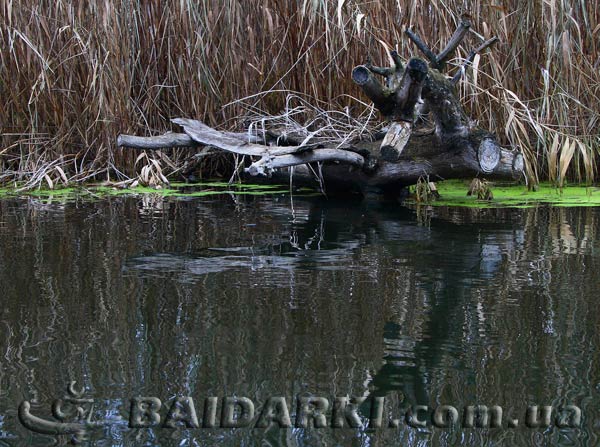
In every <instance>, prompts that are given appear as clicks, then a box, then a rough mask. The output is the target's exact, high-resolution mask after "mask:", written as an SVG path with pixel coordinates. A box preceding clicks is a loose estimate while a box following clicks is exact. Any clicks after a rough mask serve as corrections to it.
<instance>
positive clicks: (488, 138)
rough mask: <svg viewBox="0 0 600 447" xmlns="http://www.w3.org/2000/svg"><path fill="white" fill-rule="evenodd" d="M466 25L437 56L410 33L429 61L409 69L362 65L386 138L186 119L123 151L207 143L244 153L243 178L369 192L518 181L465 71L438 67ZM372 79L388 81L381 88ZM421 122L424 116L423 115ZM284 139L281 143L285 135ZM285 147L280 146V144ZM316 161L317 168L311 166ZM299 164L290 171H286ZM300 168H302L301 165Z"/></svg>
mask: <svg viewBox="0 0 600 447" xmlns="http://www.w3.org/2000/svg"><path fill="white" fill-rule="evenodd" d="M469 27H470V24H469V23H468V22H462V23H461V25H460V26H459V28H458V29H457V31H456V32H455V33H454V35H453V36H452V38H451V41H450V42H449V43H448V45H447V46H446V47H445V48H444V50H443V51H442V52H441V53H440V54H439V55H436V54H435V53H433V51H431V50H430V49H429V48H428V47H427V46H426V45H425V44H424V43H423V41H422V40H421V39H420V38H419V37H418V36H417V35H416V34H414V33H412V32H411V31H410V30H408V31H407V35H408V36H409V38H410V39H411V40H412V41H413V42H414V43H415V44H416V45H417V46H418V48H419V49H420V50H421V51H422V52H423V53H424V54H425V56H426V57H427V59H428V60H429V67H428V66H427V64H426V63H425V62H424V61H422V60H421V59H417V58H413V59H411V60H409V61H408V63H407V64H406V66H404V64H403V62H402V60H401V59H400V57H399V56H398V54H397V53H396V52H394V51H393V52H391V54H390V56H391V58H392V60H393V61H394V64H393V66H392V67H387V68H383V67H374V66H372V65H371V64H370V63H367V64H364V65H359V66H357V67H356V68H355V69H354V70H353V72H352V79H353V80H354V82H356V83H357V84H358V85H359V86H360V87H361V88H362V89H363V91H364V93H365V94H366V95H367V96H368V97H369V98H370V99H371V100H372V101H373V103H374V105H375V107H376V108H377V109H378V110H379V111H380V112H381V113H382V115H383V116H384V117H385V118H386V119H387V120H389V121H391V124H390V126H389V128H388V131H387V133H386V134H385V136H384V138H383V141H380V140H379V141H351V142H350V143H347V142H345V143H343V144H339V143H336V142H334V141H332V142H331V143H328V142H327V141H325V142H324V141H323V140H322V139H321V140H320V141H319V142H314V141H313V140H312V134H310V133H308V132H307V133H306V134H305V136H304V138H302V137H303V135H300V136H295V137H294V138H286V137H285V136H282V135H277V134H276V133H273V132H272V131H262V132H258V133H257V132H254V133H231V132H220V131H217V130H215V129H213V128H211V127H209V126H207V125H206V124H204V123H202V122H200V121H196V120H191V119H185V118H177V119H174V120H172V121H173V122H174V123H175V124H178V125H180V126H181V127H182V128H183V131H184V133H168V134H165V135H161V136H157V137H135V136H130V135H121V136H119V139H118V141H117V143H118V145H119V146H126V147H134V148H138V149H161V148H165V147H184V146H185V147H192V148H193V147H197V146H210V147H214V148H217V149H220V150H223V151H226V152H230V153H233V154H237V155H242V156H245V157H246V159H247V164H246V169H245V171H246V173H248V174H249V175H252V176H257V175H258V176H268V177H272V176H274V177H276V178H277V177H281V175H293V178H294V179H298V180H299V181H302V182H304V181H309V180H311V179H312V180H313V181H314V180H315V173H317V172H318V173H319V177H320V178H318V179H317V180H318V181H319V184H320V185H321V186H323V181H324V185H325V187H326V188H329V187H331V186H333V187H335V186H336V185H337V186H341V187H342V188H346V187H352V188H353V189H359V190H364V189H366V188H371V187H376V188H380V189H386V190H389V189H392V190H393V189H400V188H402V187H404V186H407V185H412V184H415V183H417V182H418V181H419V180H423V181H436V180H443V179H450V178H473V177H482V176H484V177H485V178H488V179H509V180H512V179H517V178H520V177H521V176H522V175H523V156H522V154H521V153H519V152H512V151H508V150H506V149H503V148H501V147H500V145H499V144H498V142H497V141H496V138H495V137H494V135H492V134H490V133H489V132H487V131H484V130H482V129H478V128H476V127H474V126H473V124H472V122H471V121H470V120H469V119H468V117H467V116H466V114H465V112H464V110H463V108H462V106H461V104H460V102H459V100H458V97H457V96H456V94H455V91H454V84H455V83H456V82H458V80H459V79H460V76H461V75H462V73H463V72H464V68H461V69H460V70H459V73H457V75H455V76H454V77H453V78H447V77H446V76H445V75H443V74H442V73H440V71H439V70H441V69H443V68H444V67H445V66H446V62H447V60H448V59H449V58H450V57H451V55H452V53H453V52H454V51H455V50H456V48H457V47H458V45H459V44H460V42H461V40H462V39H463V38H464V37H465V35H466V34H467V32H468V30H469ZM494 42H495V39H490V40H488V41H486V42H484V43H483V44H481V45H480V46H479V47H478V48H477V49H476V50H474V51H472V52H471V53H470V54H469V58H468V59H467V61H465V66H467V65H468V64H469V63H470V62H471V60H472V59H473V57H474V54H475V53H476V52H477V51H483V50H484V49H486V48H487V47H489V46H490V45H492V44H493V43H494ZM375 75H380V76H384V78H385V83H384V84H381V83H380V82H379V81H378V80H377V79H376V78H375ZM419 114H421V115H425V114H427V115H428V116H429V118H430V120H431V121H433V123H434V125H435V127H434V128H433V129H431V130H430V131H425V132H424V131H423V129H419V128H418V126H417V125H416V124H415V123H416V122H417V121H419V122H420V121H422V120H417V118H418V117H419ZM421 118H423V116H421ZM280 137H281V138H280ZM282 144H283V145H282ZM312 163H318V164H319V169H308V168H306V165H308V164H312ZM296 166H298V167H299V168H297V169H293V170H292V171H290V170H288V169H287V168H292V167H296ZM301 166H305V168H302V167H301Z"/></svg>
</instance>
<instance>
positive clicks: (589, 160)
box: [0, 0, 600, 186]
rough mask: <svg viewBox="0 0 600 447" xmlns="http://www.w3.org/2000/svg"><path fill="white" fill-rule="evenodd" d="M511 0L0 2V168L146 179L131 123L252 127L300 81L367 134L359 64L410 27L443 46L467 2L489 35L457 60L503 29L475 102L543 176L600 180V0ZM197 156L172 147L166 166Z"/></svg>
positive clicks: (48, 178) (157, 127) (144, 129)
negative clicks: (183, 119) (599, 163)
mask: <svg viewBox="0 0 600 447" xmlns="http://www.w3.org/2000/svg"><path fill="white" fill-rule="evenodd" d="M498 3H501V5H502V6H496V5H494V2H479V1H476V2H472V9H471V10H469V11H464V10H463V9H462V7H463V4H464V2H459V1H457V0H449V1H448V2H426V1H422V0H417V1H407V0H397V1H391V0H388V1H382V2H362V1H353V0H337V1H335V2H332V1H330V2H325V1H323V0H311V1H308V0H303V1H300V2H296V1H291V0H265V1H262V2H238V1H231V0H221V1H215V2H208V1H200V2H191V1H189V0H180V1H172V2H164V1H157V0H148V1H146V0H144V1H141V0H105V1H100V0H90V1H87V2H72V1H62V0H59V1H56V0H52V1H49V0H41V1H40V0H36V1H33V0H20V1H13V0H0V40H1V42H2V43H1V46H0V97H1V98H2V100H3V104H2V105H3V107H2V108H0V134H1V135H0V182H2V181H4V182H6V181H13V182H22V183H26V184H27V185H29V186H32V185H37V184H41V183H47V184H50V183H52V184H56V183H60V182H65V181H79V182H81V181H85V180H86V179H89V178H91V176H93V177H96V178H98V177H100V178H102V179H106V178H109V179H111V180H123V179H126V178H137V177H138V176H140V175H142V173H141V170H142V169H143V166H142V164H143V163H138V164H137V166H136V163H135V162H136V159H137V157H138V155H139V154H138V153H135V152H132V151H125V150H116V149H115V147H114V142H115V138H116V135H117V134H118V133H121V132H122V133H133V134H140V135H144V134H156V133H162V132H164V131H166V130H169V126H170V125H169V119H170V118H171V117H176V116H187V117H193V118H199V119H202V120H204V121H206V122H207V123H209V124H211V125H213V126H226V127H230V128H233V127H239V125H240V124H242V122H245V120H246V119H247V117H248V115H249V114H250V115H252V116H254V117H255V116H256V112H257V111H258V110H260V111H261V112H262V111H264V112H269V113H271V114H275V115H277V114H279V113H281V111H282V110H284V109H285V108H286V98H288V97H289V95H290V92H298V93H297V94H294V96H293V97H294V98H297V99H298V98H300V99H301V101H300V100H299V101H298V102H297V103H296V104H295V105H293V106H291V108H292V109H295V110H296V111H298V110H299V109H301V108H302V107H307V104H312V106H311V107H318V108H319V109H321V110H329V111H331V110H338V111H342V115H340V116H339V117H335V116H334V117H333V118H332V120H334V121H337V120H342V121H343V124H344V126H349V127H352V125H353V124H356V125H358V126H359V129H357V130H356V132H361V130H360V126H361V125H364V124H361V123H364V122H365V119H367V118H368V117H369V113H370V112H371V110H370V108H369V107H367V106H366V105H365V104H363V103H361V102H360V101H359V100H357V99H356V98H361V97H362V96H361V94H360V93H359V92H358V90H357V88H356V87H355V86H354V85H353V84H352V83H351V81H350V79H349V78H350V76H349V75H350V72H351V69H352V67H353V66H354V65H357V64H359V63H362V62H364V60H365V58H366V56H367V55H371V56H372V58H373V60H374V62H376V63H380V64H382V63H385V62H387V56H386V53H385V49H386V48H392V47H395V48H396V49H397V50H398V51H399V52H400V54H401V55H402V56H403V57H406V58H407V57H409V56H411V55H416V54H417V53H416V49H415V48H414V47H413V46H411V45H410V44H409V43H408V41H407V39H405V38H404V37H403V36H402V31H403V29H404V28H406V27H411V28H412V29H414V30H415V31H417V32H418V33H419V34H420V35H421V36H423V37H424V39H425V40H426V41H427V42H428V43H429V44H430V45H431V46H432V47H434V48H436V49H439V48H440V46H442V45H443V44H445V42H447V40H448V39H449V37H450V35H451V34H452V32H453V31H454V29H455V27H456V24H457V22H458V20H459V17H460V14H462V13H465V12H468V13H469V14H470V16H471V21H472V22H473V29H474V30H475V31H477V32H478V33H479V34H480V35H477V34H476V33H470V35H469V36H468V37H467V39H466V42H465V45H463V46H462V47H461V49H460V50H459V52H458V54H457V57H456V59H455V60H454V61H452V62H453V64H454V65H459V64H460V59H461V58H464V57H466V55H467V54H468V51H469V50H470V49H471V46H475V45H476V44H477V43H479V42H480V41H481V38H489V37H492V36H494V35H496V36H498V37H499V38H500V43H499V44H497V45H496V46H495V47H494V48H493V49H492V50H491V51H488V52H486V54H484V55H481V57H478V58H477V59H476V60H475V64H474V67H473V69H472V70H470V73H469V74H468V76H467V79H466V81H465V82H463V83H461V86H460V91H461V94H462V96H463V97H464V99H465V103H466V104H467V105H468V108H469V110H470V113H471V115H472V116H473V117H475V118H476V119H478V120H479V122H480V125H482V126H484V127H488V128H490V129H491V130H493V131H495V132H496V133H497V134H498V135H499V136H500V137H501V139H503V142H504V143H505V144H511V145H518V146H520V147H521V148H522V149H523V150H524V152H525V154H526V167H527V172H528V174H529V177H530V178H531V179H532V180H537V179H545V178H549V179H551V180H552V181H555V182H557V183H558V184H563V182H564V181H565V179H572V180H576V181H582V182H592V181H594V180H596V179H597V169H596V155H597V151H598V149H599V147H600V137H599V133H600V132H599V128H600V112H599V109H600V106H599V104H600V5H599V4H598V3H596V2H589V1H585V0H544V1H542V2H518V1H516V0H507V1H503V2H498ZM263 92H268V93H263ZM240 98H246V99H245V100H244V101H238V99H240ZM306 98H309V99H308V100H307V99H306ZM301 115H302V114H298V117H297V119H299V120H300V119H309V120H310V116H309V117H308V118H307V117H306V116H301ZM352 117H354V118H352ZM353 120H355V121H353ZM313 127H314V126H313ZM184 156H185V151H183V150H178V151H173V152H172V153H169V161H170V162H171V163H172V166H170V165H169V163H167V162H165V161H164V160H163V159H162V158H160V159H157V162H158V163H160V166H161V167H160V169H161V175H163V174H164V175H166V176H168V175H169V174H170V173H172V172H175V171H177V166H178V165H180V164H181V160H182V159H183V157H184ZM152 165H153V166H154V168H151V169H154V170H153V171H152V172H158V171H156V170H155V169H156V165H154V163H153V162H152ZM144 166H149V165H147V164H146V165H144ZM142 177H143V176H142Z"/></svg>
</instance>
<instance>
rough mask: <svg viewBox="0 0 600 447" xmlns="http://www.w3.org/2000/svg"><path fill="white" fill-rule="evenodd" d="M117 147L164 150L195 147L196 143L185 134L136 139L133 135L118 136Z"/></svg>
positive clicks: (167, 134)
mask: <svg viewBox="0 0 600 447" xmlns="http://www.w3.org/2000/svg"><path fill="white" fill-rule="evenodd" d="M117 146H119V147H131V148H134V149H150V150H156V149H165V148H169V147H195V146H198V143H197V142H196V141H194V140H193V139H192V138H191V137H190V136H189V135H187V134H185V133H171V132H169V133H166V134H164V135H157V136H155V137H137V136H135V135H119V136H118V138H117Z"/></svg>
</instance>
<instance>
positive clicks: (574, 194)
mask: <svg viewBox="0 0 600 447" xmlns="http://www.w3.org/2000/svg"><path fill="white" fill-rule="evenodd" d="M469 183H470V182H469V181H462V180H446V181H443V182H437V183H436V185H437V189H438V192H439V194H440V198H439V199H438V200H435V201H432V202H428V203H427V205H431V206H447V207H466V208H507V207H508V208H532V207H536V206H540V205H543V206H555V207H589V206H600V188H599V187H585V186H574V185H571V186H566V187H564V188H562V189H560V188H557V187H555V186H553V185H552V184H550V183H541V184H540V185H538V187H537V188H536V190H529V189H528V188H527V187H526V186H525V185H514V184H504V183H491V189H492V193H493V196H494V198H493V199H492V200H489V201H488V200H478V199H477V198H476V197H474V196H467V191H468V189H469ZM284 194H290V190H289V188H288V187H287V186H286V185H272V184H252V183H231V184H230V183H227V182H222V181H205V182H198V183H171V184H170V185H169V186H168V187H163V188H158V189H157V188H152V187H146V186H137V187H135V188H117V187H114V186H107V185H91V184H90V185H85V186H82V187H67V188H57V189H37V190H31V191H19V190H18V188H17V189H14V188H8V187H3V188H0V198H3V197H19V196H30V197H36V198H40V199H42V198H47V199H62V200H71V199H75V198H85V199H89V200H94V199H100V198H103V197H109V196H127V195H156V196H161V197H173V198H198V197H209V196H218V195H235V196H265V195H284ZM292 194H293V195H296V196H302V197H311V196H318V195H320V193H319V192H318V191H315V190H314V189H310V188H299V189H294V191H293V192H292ZM408 202H409V203H411V201H410V200H409V201H408ZM412 203H414V202H412Z"/></svg>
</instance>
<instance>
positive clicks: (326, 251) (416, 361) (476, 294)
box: [0, 196, 600, 446]
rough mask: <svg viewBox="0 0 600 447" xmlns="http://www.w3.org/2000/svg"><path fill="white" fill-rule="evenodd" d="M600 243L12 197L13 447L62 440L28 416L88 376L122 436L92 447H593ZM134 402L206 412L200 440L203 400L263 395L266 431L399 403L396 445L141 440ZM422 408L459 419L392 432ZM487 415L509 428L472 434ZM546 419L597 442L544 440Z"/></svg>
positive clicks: (447, 223)
mask: <svg viewBox="0 0 600 447" xmlns="http://www.w3.org/2000/svg"><path fill="white" fill-rule="evenodd" d="M599 233H600V211H599V210H597V209H594V208H578V209H551V208H539V209H530V210H479V211H469V210H460V209H453V210H445V209H435V210H419V211H418V212H417V211H415V210H410V209H407V208H403V207H400V206H398V205H394V204H389V203H387V204H386V203H382V202H377V201H369V202H363V203H360V202H356V203H355V202H336V201H325V200H322V199H298V198H296V199H294V201H293V202H292V201H291V200H290V198H289V197H279V198H252V197H243V198H238V199H235V200H234V199H233V198H232V197H230V196H214V197H209V198H207V199H197V200H176V199H163V198H152V197H148V196H147V197H145V198H110V199H105V200H101V201H97V202H89V201H69V202H64V203H61V202H60V201H56V200H54V201H48V200H40V199H28V200H16V199H5V200H2V201H0V294H1V299H2V308H1V309H2V311H1V314H0V315H1V316H0V337H1V338H0V362H1V369H0V445H52V443H53V438H52V437H48V436H42V435H36V434H34V433H32V432H31V431H29V430H27V429H26V428H24V427H23V426H22V425H21V424H20V423H19V420H18V418H17V408H18V406H19V404H20V402H21V401H23V400H27V401H30V402H31V412H32V413H33V414H35V415H37V416H40V417H44V418H46V419H48V420H53V418H52V413H51V411H50V407H51V404H52V401H53V400H54V399H56V398H61V397H64V395H65V390H66V386H67V385H68V384H69V383H70V382H71V381H77V385H76V388H79V387H80V386H84V387H85V395H86V397H90V398H93V399H94V401H95V406H94V409H93V412H92V416H93V419H95V420H105V421H106V422H107V425H106V426H105V427H104V428H98V429H95V430H92V431H90V432H89V433H88V436H89V438H88V441H86V442H87V445H98V446H109V445H110V446H121V445H122V446H130V445H132V446H133V445H140V446H141V445H147V446H151V445H152V446H154V445H156V446H158V445H160V446H171V445H173V446H175V445H178V446H179V445H181V446H187V445H216V444H223V445H231V446H234V445H264V446H270V445H286V446H303V445H307V446H315V445H327V446H335V445H354V446H359V445H361V446H362V445H365V446H367V445H368V446H384V445H394V446H399V445H403V446H404V445H406V446H424V445H444V446H445V445H464V446H482V445H490V446H491V445H507V446H508V445H510V446H513V445H565V446H567V445H598V442H599V440H598V435H597V434H596V433H598V432H599V431H600V408H599V406H600V400H599V397H600V396H599V394H600V349H599V348H598V343H599V341H600V336H599V329H600V327H599V325H600V318H599V317H600V310H599V298H600V297H599V293H598V290H599V285H600V284H599V283H600V281H599V280H600V257H599V256H600V241H599V240H598V235H599ZM136 396H155V397H158V398H160V399H161V400H162V402H163V405H164V408H163V409H162V410H161V412H160V414H161V417H162V420H163V421H164V419H165V417H166V415H167V410H168V408H169V407H170V405H171V404H172V402H173V401H174V399H175V398H177V397H184V396H191V397H192V398H193V400H194V403H195V409H196V412H197V414H198V418H199V420H200V424H202V419H203V417H204V416H203V414H204V402H205V398H207V397H210V396H215V397H219V398H223V397H227V396H238V397H241V396H245V397H248V398H249V399H251V400H252V401H253V402H254V404H255V405H256V413H257V416H256V417H255V420H254V421H255V422H256V419H258V414H259V413H260V412H261V408H263V406H264V404H265V402H266V401H267V399H268V398H269V397H273V396H283V397H285V399H286V402H287V406H288V407H289V412H290V416H291V421H292V425H294V423H295V416H296V414H297V399H298V398H299V397H302V396H322V397H326V398H327V399H329V400H330V401H331V403H332V404H333V401H334V397H335V396H357V397H358V396H365V397H367V400H366V401H365V402H364V403H363V404H362V405H361V406H360V408H359V409H358V411H357V414H358V415H359V416H360V417H361V418H362V420H363V421H364V422H365V423H367V422H368V418H369V417H370V408H371V406H372V404H373V402H374V401H375V398H377V397H385V400H384V407H383V408H384V416H383V425H384V428H381V429H374V428H369V427H368V426H367V427H363V428H342V429H333V428H321V429H315V428H308V429H303V428H289V429H285V428H279V427H277V426H274V425H273V426H271V428H269V429H264V428H237V429H235V428H218V429H208V428H200V429H187V428H185V427H183V428H181V427H180V428H178V429H175V430H174V429H169V428H153V429H131V428H129V427H128V418H129V414H130V400H131V398H133V397H136ZM219 402H220V403H219V415H220V411H221V410H220V407H221V405H222V401H219ZM418 404H421V405H427V406H428V407H429V413H422V414H421V416H422V417H421V418H425V416H423V415H428V416H427V417H430V416H431V414H432V413H433V412H434V410H435V409H436V408H437V407H439V406H440V405H444V404H445V405H451V406H453V407H455V408H456V409H457V411H458V412H459V413H460V418H461V421H459V423H457V424H454V425H453V426H452V427H450V428H435V427H433V426H432V425H431V423H430V424H428V426H427V427H425V428H413V427H411V426H409V425H407V423H406V422H405V420H404V419H402V420H401V422H400V424H399V427H396V428H393V427H392V428H390V427H388V425H389V421H390V420H391V419H400V418H401V417H402V416H403V415H404V409H406V408H408V407H413V406H414V405H418ZM477 404H480V405H488V406H492V405H500V406H502V408H503V410H504V413H503V414H504V419H503V421H502V427H501V428H466V427H464V426H463V425H462V415H463V411H464V409H465V407H467V406H469V405H477ZM535 404H537V405H551V406H554V408H555V409H558V408H559V407H562V406H564V405H569V404H570V405H576V406H578V407H579V408H580V409H581V412H582V418H581V427H580V428H569V427H566V428H558V427H556V426H555V424H554V422H553V424H552V425H551V426H550V427H547V428H538V429H532V428H527V427H526V426H525V413H526V409H527V407H528V406H529V405H535ZM329 413H330V412H329ZM509 418H511V419H517V418H518V419H519V421H520V423H519V426H518V427H517V428H508V423H507V420H508V419H509ZM217 419H220V416H219V417H218V418H217ZM553 421H554V419H553ZM327 422H328V424H329V419H328V421H327ZM69 439H70V438H69V437H62V438H59V439H58V442H59V443H61V442H68V441H69Z"/></svg>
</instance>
